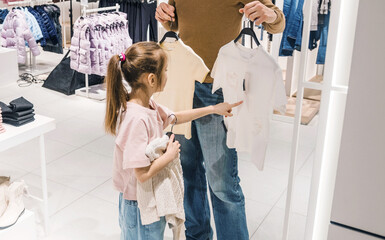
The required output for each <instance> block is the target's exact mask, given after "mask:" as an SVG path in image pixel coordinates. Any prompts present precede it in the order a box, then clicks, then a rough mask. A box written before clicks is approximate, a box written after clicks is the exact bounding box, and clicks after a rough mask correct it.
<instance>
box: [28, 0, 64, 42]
mask: <svg viewBox="0 0 385 240" xmlns="http://www.w3.org/2000/svg"><path fill="white" fill-rule="evenodd" d="M34 9H35V10H36V11H37V12H38V13H39V14H40V16H41V18H42V19H43V23H44V26H45V28H46V29H47V32H48V35H49V40H50V41H51V42H52V44H53V45H56V44H58V42H59V39H58V35H57V32H56V28H55V24H54V23H53V21H52V19H51V18H50V17H49V16H48V14H47V12H46V11H45V10H44V8H43V6H35V7H34ZM46 40H47V44H48V42H49V40H48V39H46Z"/></svg>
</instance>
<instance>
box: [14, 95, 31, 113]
mask: <svg viewBox="0 0 385 240" xmlns="http://www.w3.org/2000/svg"><path fill="white" fill-rule="evenodd" d="M9 107H10V108H11V109H12V111H13V112H20V111H25V110H30V109H32V108H33V104H32V103H30V102H29V101H28V100H27V99H25V98H23V97H19V98H17V99H15V100H12V101H11V102H10V103H9Z"/></svg>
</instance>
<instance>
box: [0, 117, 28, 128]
mask: <svg viewBox="0 0 385 240" xmlns="http://www.w3.org/2000/svg"><path fill="white" fill-rule="evenodd" d="M33 121H35V118H34V117H32V118H28V119H26V120H19V121H17V120H6V119H3V122H4V123H6V124H10V125H12V126H15V127H20V126H22V125H24V124H27V123H30V122H33Z"/></svg>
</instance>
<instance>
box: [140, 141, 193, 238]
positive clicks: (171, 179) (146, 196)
mask: <svg viewBox="0 0 385 240" xmlns="http://www.w3.org/2000/svg"><path fill="white" fill-rule="evenodd" d="M168 141H169V138H168V136H167V135H164V136H163V137H161V138H156V139H154V140H152V141H151V142H150V143H149V144H148V145H147V148H146V155H147V157H148V158H149V159H150V160H151V162H152V161H155V160H156V159H158V158H159V157H160V156H162V155H163V153H164V152H165V150H166V148H167V143H168ZM183 184H184V183H183V172H182V166H181V164H180V159H179V157H178V158H176V159H175V160H174V161H172V162H170V163H169V164H168V165H167V166H166V167H165V168H163V169H162V170H161V171H160V172H159V173H158V174H157V175H155V176H154V177H152V178H151V179H149V180H147V181H146V182H144V183H140V182H139V181H138V185H137V194H136V195H137V201H138V207H139V209H140V217H141V220H142V224H143V225H148V224H151V223H154V222H156V221H159V220H160V217H163V216H165V217H166V221H167V222H168V224H169V226H170V228H172V230H173V235H174V240H184V239H186V236H185V226H184V222H185V214H184V207H183V197H184V185H183Z"/></svg>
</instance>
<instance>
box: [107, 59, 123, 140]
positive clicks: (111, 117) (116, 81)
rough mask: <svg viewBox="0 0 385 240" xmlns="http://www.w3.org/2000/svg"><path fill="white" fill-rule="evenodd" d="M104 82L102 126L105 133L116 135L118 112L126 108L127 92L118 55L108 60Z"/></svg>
mask: <svg viewBox="0 0 385 240" xmlns="http://www.w3.org/2000/svg"><path fill="white" fill-rule="evenodd" d="M105 82H106V88H107V96H106V101H107V106H106V116H105V120H104V126H105V129H106V132H107V133H109V134H112V135H116V127H117V122H118V117H119V113H120V111H125V110H126V107H127V100H128V92H127V90H126V88H125V87H124V85H123V82H122V71H121V62H120V58H119V55H114V56H113V57H112V58H111V59H110V61H109V62H108V68H107V75H106V79H105Z"/></svg>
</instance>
